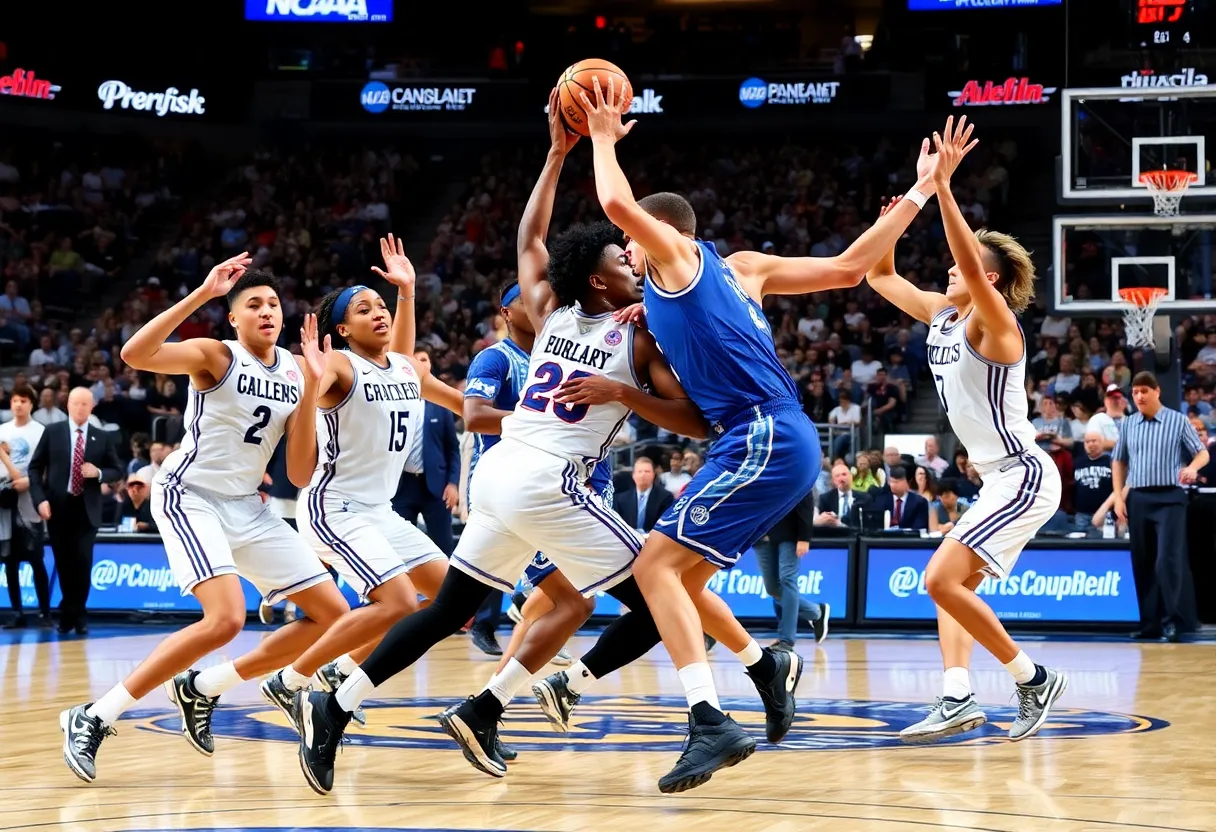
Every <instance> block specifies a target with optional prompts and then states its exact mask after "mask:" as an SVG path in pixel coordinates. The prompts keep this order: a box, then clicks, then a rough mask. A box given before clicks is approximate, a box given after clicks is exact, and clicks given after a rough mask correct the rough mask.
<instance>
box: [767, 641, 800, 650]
mask: <svg viewBox="0 0 1216 832" xmlns="http://www.w3.org/2000/svg"><path fill="white" fill-rule="evenodd" d="M768 649H769V650H772V651H773V652H774V653H793V652H794V642H792V641H789V640H788V639H784V638H779V639H777V640H776V641H774V642H773V643H772V644H770V645H769V646H768Z"/></svg>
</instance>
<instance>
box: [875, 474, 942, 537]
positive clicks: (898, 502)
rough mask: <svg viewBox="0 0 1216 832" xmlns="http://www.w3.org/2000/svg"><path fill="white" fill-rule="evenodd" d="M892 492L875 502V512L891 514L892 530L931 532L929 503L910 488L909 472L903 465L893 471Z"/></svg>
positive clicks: (890, 484) (890, 482)
mask: <svg viewBox="0 0 1216 832" xmlns="http://www.w3.org/2000/svg"><path fill="white" fill-rule="evenodd" d="M888 483H889V486H890V491H888V492H886V493H884V494H882V495H881V496H879V497H878V498H876V499H875V500H874V502H873V506H874V510H875V511H877V512H879V513H882V512H889V515H890V516H889V519H890V524H891V526H890V527H891V528H892V529H918V530H923V531H928V530H929V501H928V500H926V499H925V498H924V497H922V496H921V495H919V494H917V493H916V492H915V491H912V490H911V489H910V488H909V487H908V471H907V469H906V468H904V467H903V466H902V465H896V466H895V467H894V468H892V469H891V479H890V480H889V481H888Z"/></svg>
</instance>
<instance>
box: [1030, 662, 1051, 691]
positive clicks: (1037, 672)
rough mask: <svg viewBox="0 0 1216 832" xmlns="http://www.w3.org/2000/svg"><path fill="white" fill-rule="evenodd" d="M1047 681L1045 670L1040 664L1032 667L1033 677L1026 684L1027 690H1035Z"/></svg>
mask: <svg viewBox="0 0 1216 832" xmlns="http://www.w3.org/2000/svg"><path fill="white" fill-rule="evenodd" d="M1046 681H1047V670H1046V669H1045V668H1044V667H1043V665H1041V664H1036V665H1035V666H1034V677H1033V678H1031V680H1030V681H1029V682H1027V683H1026V687H1028V688H1037V687H1038V686H1039V685H1041V684H1043V683H1044V682H1046Z"/></svg>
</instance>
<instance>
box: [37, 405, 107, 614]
mask: <svg viewBox="0 0 1216 832" xmlns="http://www.w3.org/2000/svg"><path fill="white" fill-rule="evenodd" d="M92 413H93V394H92V393H91V392H90V391H89V389H88V388H87V387H77V388H75V389H73V390H72V392H71V393H69V394H68V418H67V420H66V421H63V422H56V423H55V424H52V425H47V427H46V430H45V431H44V432H43V434H42V439H41V440H39V442H38V447H37V448H36V449H35V450H34V456H33V457H32V458H31V459H30V498H31V500H32V501H33V503H34V505H35V506H37V507H38V514H39V515H40V516H41V517H42V519H43V520H46V521H47V531H48V533H49V537H50V543H51V551H52V552H53V553H54V555H55V570H56V571H57V572H58V574H59V587H60V589H61V590H62V591H63V600H62V601H61V602H60V605H59V632H60V633H61V634H66V633H69V632H71V631H72V629H73V628H74V629H75V630H76V632H77V634H78V635H85V634H86V633H88V631H89V628H88V622H87V621H86V620H85V605H86V603H87V602H88V600H89V587H90V586H92V575H93V541H95V540H96V539H97V528H98V526H100V525H101V484H102V483H103V482H105V483H112V482H118V480H119V479H121V478H122V463H121V462H120V461H119V459H118V445H117V441H116V440H117V434H114V433H111V432H110V431H105V430H100V429H98V428H96V427H94V426H92V425H90V424H89V416H90V415H91V414H92Z"/></svg>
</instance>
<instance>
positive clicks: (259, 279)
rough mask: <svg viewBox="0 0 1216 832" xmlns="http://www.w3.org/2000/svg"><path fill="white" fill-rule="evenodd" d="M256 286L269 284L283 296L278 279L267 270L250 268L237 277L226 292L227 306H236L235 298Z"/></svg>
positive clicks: (275, 291)
mask: <svg viewBox="0 0 1216 832" xmlns="http://www.w3.org/2000/svg"><path fill="white" fill-rule="evenodd" d="M258 286H269V287H270V288H271V289H273V290H274V293H275V294H276V295H278V296H279V297H280V298H281V297H283V287H282V285H281V284H280V283H279V279H278V278H277V277H275V276H274V275H272V274H270V273H269V272H263V271H258V270H257V269H250V270H249V271H247V272H245V273H244V274H243V275H241V276H240V277H238V278H237V281H236V283H235V284H234V285H233V287H232V289H231V290H229V292H228V308H229V309H231V308H232V307H234V306H236V302H237V299H238V298H240V296H241V295H242V294H243V293H244V292H247V291H248V290H250V289H256V288H257V287H258Z"/></svg>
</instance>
